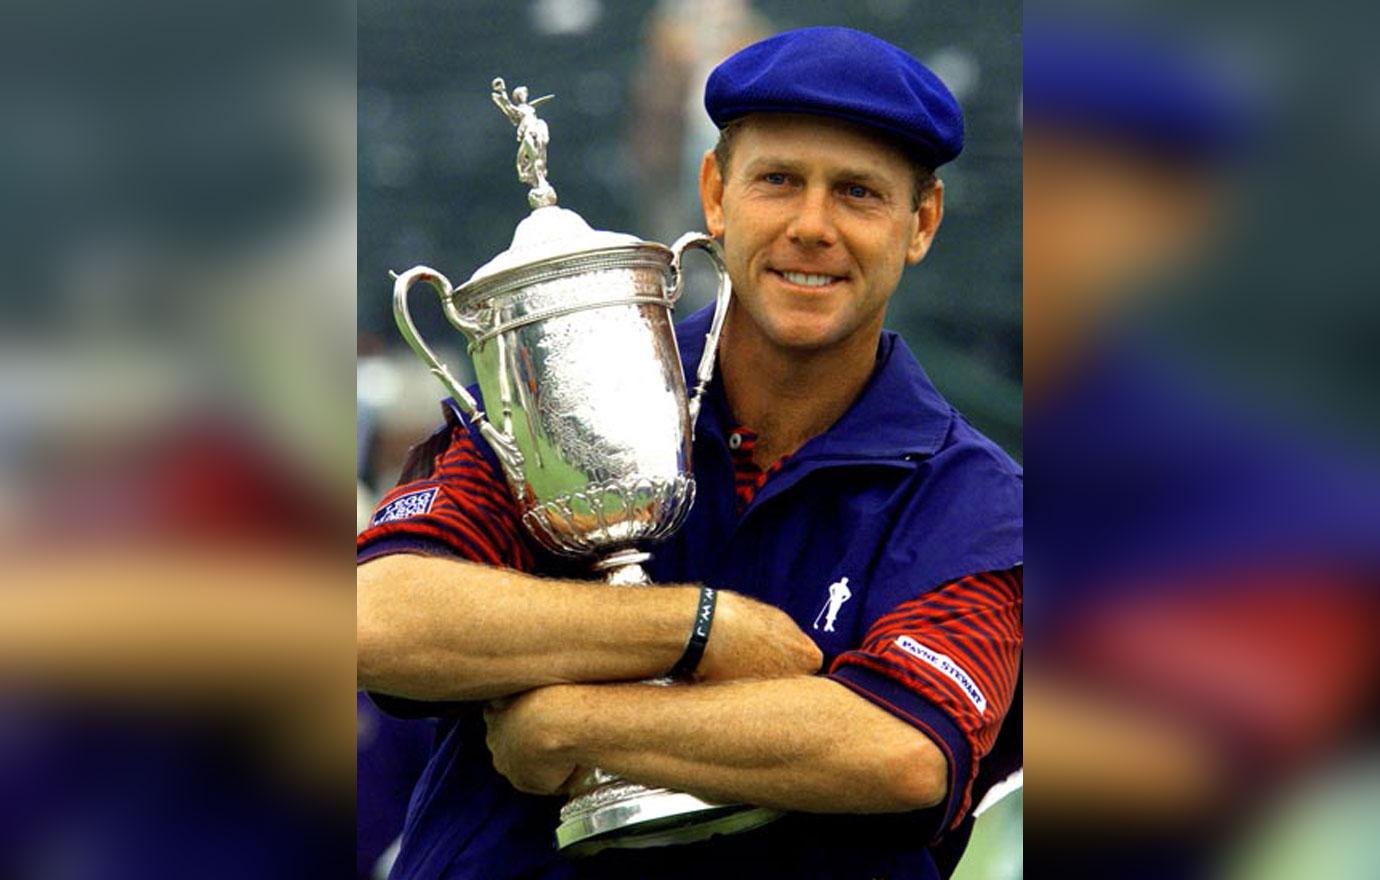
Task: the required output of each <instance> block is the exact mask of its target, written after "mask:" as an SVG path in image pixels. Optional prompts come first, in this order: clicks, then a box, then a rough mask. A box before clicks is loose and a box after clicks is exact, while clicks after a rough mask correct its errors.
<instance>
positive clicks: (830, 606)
mask: <svg viewBox="0 0 1380 880" xmlns="http://www.w3.org/2000/svg"><path fill="white" fill-rule="evenodd" d="M851 598H853V591H852V590H850V589H848V578H839V579H838V580H836V581H834V582H833V583H832V584H830V585H829V596H828V597H827V598H826V599H825V600H824V607H822V608H820V609H819V613H818V614H816V615H815V624H814V626H815V629H819V628H820V627H819V624H820V621H823V622H824V632H827V633H831V632H833V631H834V621H835V620H837V619H838V616H839V609H840V608H842V607H843V603H844V602H847V601H848V600H849V599H851Z"/></svg>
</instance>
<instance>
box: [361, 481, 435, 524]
mask: <svg viewBox="0 0 1380 880" xmlns="http://www.w3.org/2000/svg"><path fill="white" fill-rule="evenodd" d="M440 491H441V488H440V487H439V486H432V487H431V488H430V489H419V490H417V491H416V492H408V493H407V494H406V495H399V496H398V497H397V498H394V499H393V500H392V501H390V502H388V503H387V504H385V505H384V506H383V507H380V508H379V509H378V512H377V513H375V514H374V517H373V519H371V520H369V525H370V526H378V525H383V524H384V523H390V522H395V521H397V520H400V519H407V518H409V517H413V516H421V515H422V514H425V513H430V512H431V505H432V504H433V503H434V502H435V501H436V495H437V493H439V492H440Z"/></svg>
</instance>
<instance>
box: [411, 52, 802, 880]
mask: <svg viewBox="0 0 1380 880" xmlns="http://www.w3.org/2000/svg"><path fill="white" fill-rule="evenodd" d="M492 90H493V91H492V97H493V100H494V103H495V104H497V105H498V107H499V109H500V110H502V111H503V113H504V115H505V116H507V117H508V119H509V120H510V121H511V122H512V123H513V124H514V125H515V126H517V140H518V154H517V171H518V177H519V179H520V180H521V181H522V182H523V183H525V184H527V185H528V186H529V187H530V188H531V189H530V191H529V192H528V196H527V200H528V203H529V205H530V206H531V208H532V213H531V214H530V215H528V217H527V218H526V219H524V220H523V221H522V222H521V223H519V224H518V227H517V230H516V231H515V233H514V235H513V242H512V245H511V246H510V247H509V248H508V250H506V251H504V252H503V253H501V254H499V255H498V256H497V257H495V258H494V259H492V260H490V261H489V262H488V263H487V264H485V265H484V266H482V267H481V268H480V269H478V270H477V271H476V272H475V273H474V274H473V275H472V276H471V277H470V279H469V281H467V282H465V283H464V284H462V285H461V286H460V287H458V288H455V287H452V286H451V283H450V282H449V281H448V280H447V279H446V277H445V276H444V275H442V274H441V273H439V272H437V271H436V270H434V269H430V268H428V267H426V266H417V267H414V268H412V269H409V270H408V271H406V272H404V273H403V274H402V275H399V276H396V282H395V284H394V288H393V307H394V314H395V316H396V318H397V322H398V328H399V330H400V331H401V332H402V335H403V337H404V338H405V339H406V340H407V342H408V344H409V345H411V346H412V349H413V350H414V351H415V352H416V353H417V355H418V357H420V358H421V359H422V360H423V361H424V362H425V363H426V364H427V366H428V367H429V368H430V369H431V372H432V373H433V374H434V375H435V376H436V377H437V378H438V379H439V380H440V381H441V383H442V384H443V385H444V386H445V387H446V389H447V390H448V391H449V392H450V394H451V395H452V396H453V397H454V398H455V400H456V401H457V402H458V403H459V405H460V406H461V407H462V408H463V409H464V410H465V411H466V413H467V414H468V416H469V418H470V419H471V421H472V422H473V424H474V425H475V427H476V428H477V430H478V431H479V432H480V433H481V434H482V436H483V437H484V439H485V440H487V441H488V443H489V445H490V446H492V447H493V449H494V452H495V453H496V454H497V456H498V459H499V461H500V462H501V463H502V466H503V470H504V472H505V475H506V476H507V479H508V484H509V486H510V487H511V488H512V491H513V495H514V497H515V498H516V499H517V501H518V504H519V506H520V507H521V509H522V513H523V518H522V521H523V524H524V526H525V527H526V528H527V529H528V530H529V531H530V532H531V534H532V536H533V537H534V538H535V539H536V540H537V541H538V542H540V543H541V544H542V546H544V547H546V548H547V549H548V550H550V551H552V552H554V553H558V554H561V555H564V556H572V557H578V558H584V559H588V560H589V561H590V563H591V565H592V567H593V570H595V571H597V572H600V573H602V574H603V576H604V578H605V580H606V581H607V582H608V583H610V584H645V583H648V582H649V580H648V578H647V575H646V573H645V572H644V571H643V569H642V566H641V563H642V562H645V561H646V560H647V559H649V558H651V557H650V554H649V553H648V552H647V551H646V550H644V549H643V547H644V546H645V545H646V544H649V543H652V542H655V541H657V540H659V539H662V538H665V537H667V536H668V535H670V534H672V533H674V532H675V530H676V529H677V528H679V527H680V525H681V523H682V522H684V520H685V517H686V515H687V513H688V512H689V510H690V505H691V504H692V503H693V501H694V496H695V482H694V478H693V476H692V471H691V463H690V453H691V441H692V438H693V433H694V425H695V420H696V417H697V416H698V414H699V408H700V402H701V398H702V397H703V395H704V390H705V388H706V387H707V386H708V384H709V380H710V377H711V376H712V374H713V369H714V353H715V350H716V348H717V343H718V337H719V332H720V330H721V329H722V327H723V320H724V315H725V314H726V312H727V310H728V302H729V297H730V295H731V288H730V284H729V280H728V273H727V271H726V269H725V267H724V264H723V259H722V257H721V256H720V253H719V247H718V245H717V243H716V242H715V241H714V240H713V239H712V238H710V237H709V236H707V235H704V234H702V233H688V234H686V235H684V236H682V237H681V238H680V239H679V240H678V241H677V242H676V243H675V244H674V245H672V246H671V247H669V248H668V247H666V246H665V245H661V244H657V243H655V242H646V241H641V240H639V239H637V238H636V237H634V236H631V235H625V234H621V233H615V232H604V231H596V230H594V229H592V228H590V226H589V225H588V224H587V223H586V222H585V221H584V220H583V219H582V218H581V217H580V215H578V214H576V213H575V212H573V211H570V210H567V209H565V208H561V207H557V205H556V191H555V189H553V188H552V186H551V184H550V183H548V182H547V179H546V174H547V165H546V153H547V143H548V141H549V137H550V135H549V132H548V129H547V126H546V123H545V122H544V121H543V120H541V119H539V118H538V117H537V114H536V109H535V108H536V105H537V104H540V103H541V102H542V101H545V100H547V99H548V98H550V97H551V96H550V95H548V96H545V97H542V98H538V99H536V100H534V101H530V102H529V101H528V99H527V89H526V88H525V87H518V88H516V89H513V91H512V94H511V96H510V95H509V93H508V90H507V86H506V85H505V84H504V82H503V80H502V79H495V80H494V81H493V84H492ZM687 248H699V249H701V250H704V251H705V252H706V253H707V254H708V255H709V257H710V258H711V260H712V261H713V263H714V266H715V268H716V269H717V271H718V275H719V289H718V296H717V302H716V305H715V310H714V319H713V322H712V324H711V328H710V331H709V334H708V338H707V340H706V344H705V348H704V355H703V357H702V358H701V360H700V363H699V364H698V367H697V370H696V376H695V382H696V386H695V390H694V394H693V396H692V397H689V398H688V396H687V393H686V382H685V377H684V374H683V372H682V370H681V362H680V356H679V354H678V352H677V349H676V340H675V335H674V333H673V331H672V328H671V309H672V307H673V306H674V304H675V302H676V299H677V297H678V296H679V295H680V289H681V257H682V255H683V254H684V252H685V250H686V249H687ZM417 281H425V282H427V283H428V284H430V285H431V286H432V287H433V288H435V290H436V292H437V293H438V294H439V295H440V298H441V306H442V309H443V310H444V312H445V315H446V317H447V319H448V320H449V321H450V323H451V324H453V325H454V326H455V327H456V328H457V329H459V330H460V331H461V332H462V333H463V334H464V335H465V337H466V339H467V340H468V342H469V352H470V355H471V358H472V360H473V362H474V368H475V373H476V375H477V377H478V381H479V390H480V396H481V397H482V398H483V408H481V407H480V404H479V402H478V401H476V400H475V399H474V397H473V396H472V395H470V394H469V393H468V392H467V391H466V389H465V388H464V387H463V386H462V385H460V384H459V383H458V382H456V381H455V379H454V378H453V377H452V376H451V374H450V371H449V370H448V369H447V368H446V366H445V365H444V364H443V363H441V362H440V360H438V359H437V357H436V356H435V355H434V354H433V353H432V351H431V349H430V348H429V347H428V346H427V344H426V343H425V342H424V341H423V340H422V338H421V336H420V335H419V334H418V332H417V328H416V325H415V324H414V323H413V321H412V317H411V315H410V314H409V312H408V306H407V294H408V290H409V289H410V288H411V286H412V285H413V284H414V283H415V282H417ZM687 398H688V399H687ZM486 410H487V415H486ZM610 601H616V598H615V597H613V596H612V595H611V596H610ZM658 683H665V682H658ZM777 815H779V814H778V813H777V812H775V811H773V810H768V809H764V808H759V807H752V806H748V805H743V804H713V803H708V802H706V801H703V800H701V799H700V798H698V797H695V796H693V795H690V794H685V793H682V792H674V791H669V790H667V789H663V788H648V787H645V786H641V785H637V784H635V783H631V782H628V781H626V780H622V779H620V778H618V777H616V776H614V775H612V774H609V773H605V772H603V771H601V770H597V769H592V770H589V771H588V772H587V773H586V774H585V775H584V777H583V779H582V780H581V782H580V784H579V785H578V787H577V789H576V791H575V793H574V794H573V795H572V796H571V799H570V801H569V803H567V804H566V806H565V807H564V808H563V809H562V810H561V822H560V825H559V827H558V828H557V830H556V839H557V844H558V845H559V846H560V847H561V848H562V849H564V850H566V851H568V852H571V853H575V854H588V853H591V852H597V851H598V850H600V849H603V848H605V847H647V846H662V845H666V844H673V843H688V842H691V841H695V840H702V839H704V838H706V837H708V836H710V835H712V834H726V833H735V832H739V831H745V830H748V829H751V828H755V827H757V826H759V825H762V824H764V823H766V822H768V821H770V820H772V819H774V818H776V817H777Z"/></svg>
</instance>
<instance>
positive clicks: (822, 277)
mask: <svg viewBox="0 0 1380 880" xmlns="http://www.w3.org/2000/svg"><path fill="white" fill-rule="evenodd" d="M767 271H768V272H769V273H770V274H772V275H774V276H776V277H777V278H778V279H780V280H782V281H784V282H786V284H787V285H789V286H792V287H803V288H808V289H810V290H824V289H828V288H832V287H835V286H837V285H839V284H841V283H843V282H844V281H847V280H848V278H847V276H843V275H832V274H828V273H824V272H806V271H797V270H794V269H774V268H769V269H768V270H767Z"/></svg>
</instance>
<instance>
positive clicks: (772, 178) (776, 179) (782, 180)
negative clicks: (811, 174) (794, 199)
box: [762, 171, 786, 186]
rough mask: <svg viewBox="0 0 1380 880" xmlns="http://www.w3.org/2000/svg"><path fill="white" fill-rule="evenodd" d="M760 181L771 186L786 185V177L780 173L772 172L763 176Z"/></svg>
mask: <svg viewBox="0 0 1380 880" xmlns="http://www.w3.org/2000/svg"><path fill="white" fill-rule="evenodd" d="M762 180H763V182H765V183H770V184H771V185H772V186H784V185H785V184H786V175H784V174H782V173H781V172H780V171H772V172H770V173H767V174H763V175H762Z"/></svg>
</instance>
